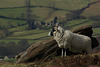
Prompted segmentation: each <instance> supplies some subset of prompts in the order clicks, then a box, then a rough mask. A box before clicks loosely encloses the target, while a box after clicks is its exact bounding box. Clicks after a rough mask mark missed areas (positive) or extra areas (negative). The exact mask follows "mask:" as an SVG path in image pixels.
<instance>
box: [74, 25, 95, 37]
mask: <svg viewBox="0 0 100 67" xmlns="http://www.w3.org/2000/svg"><path fill="white" fill-rule="evenodd" d="M72 32H74V33H78V34H82V35H86V36H89V37H92V34H93V30H92V26H91V25H84V26H80V27H78V28H75V29H72Z"/></svg>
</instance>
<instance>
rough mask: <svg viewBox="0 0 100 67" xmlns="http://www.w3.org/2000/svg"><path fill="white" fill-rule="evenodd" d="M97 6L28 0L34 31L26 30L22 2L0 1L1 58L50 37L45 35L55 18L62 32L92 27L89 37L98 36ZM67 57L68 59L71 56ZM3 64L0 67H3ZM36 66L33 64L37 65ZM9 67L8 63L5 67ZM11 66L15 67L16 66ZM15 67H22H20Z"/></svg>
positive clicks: (76, 0)
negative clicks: (62, 29) (83, 26)
mask: <svg viewBox="0 0 100 67" xmlns="http://www.w3.org/2000/svg"><path fill="white" fill-rule="evenodd" d="M99 6H100V1H99V0H30V14H31V18H30V19H31V21H32V23H34V26H33V27H35V28H34V29H32V30H28V29H27V28H28V23H27V11H28V8H27V5H26V0H0V52H1V53H0V57H4V56H5V55H7V56H9V57H14V56H15V55H16V54H18V53H20V52H23V51H25V50H26V49H27V48H28V47H29V46H30V45H32V44H33V43H36V42H40V41H43V40H46V39H48V38H51V37H49V36H48V32H49V31H50V30H51V29H52V27H53V26H54V25H52V23H54V22H55V21H54V19H55V17H57V22H58V23H59V24H61V26H63V27H64V28H65V29H70V30H71V29H74V28H77V27H79V26H82V25H92V26H93V28H92V29H93V37H99V36H100V31H99V30H100V7H99ZM50 23H51V25H50ZM16 46H17V48H16ZM22 46H24V47H22ZM3 51H5V53H3ZM11 51H12V52H11ZM15 52H16V53H15ZM11 54H12V55H11ZM69 58H70V59H71V57H69ZM72 58H74V57H72ZM74 59H76V58H74ZM67 60H69V59H67V58H65V60H64V61H67ZM90 60H91V59H90ZM52 61H53V62H54V61H59V62H61V64H59V65H62V67H63V64H65V63H64V62H63V59H62V58H55V59H54V60H52ZM52 61H48V62H47V63H43V64H42V63H39V64H40V65H41V66H44V64H46V65H48V64H53V63H51V62H52ZM84 61H86V60H84ZM70 62H71V63H72V62H73V61H70ZM75 62H76V61H75ZM4 63H5V62H4ZM4 63H2V64H0V65H2V67H4ZM90 63H92V62H90ZM8 64H9V63H8ZM8 64H7V65H8ZM32 64H34V63H32ZM39 64H38V63H37V65H39ZM55 64H56V63H55ZM55 64H54V66H55ZM57 64H58V63H57ZM7 65H5V66H7ZM13 65H14V64H12V63H11V64H10V65H9V67H11V66H13ZM83 65H84V64H83ZM98 65H99V63H98ZM15 66H16V67H17V65H15ZM18 66H23V64H22V65H21V64H19V65H18ZM25 66H27V65H24V67H25ZM29 66H31V64H29Z"/></svg>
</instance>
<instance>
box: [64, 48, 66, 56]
mask: <svg viewBox="0 0 100 67" xmlns="http://www.w3.org/2000/svg"><path fill="white" fill-rule="evenodd" d="M64 56H65V57H66V49H65V52H64Z"/></svg>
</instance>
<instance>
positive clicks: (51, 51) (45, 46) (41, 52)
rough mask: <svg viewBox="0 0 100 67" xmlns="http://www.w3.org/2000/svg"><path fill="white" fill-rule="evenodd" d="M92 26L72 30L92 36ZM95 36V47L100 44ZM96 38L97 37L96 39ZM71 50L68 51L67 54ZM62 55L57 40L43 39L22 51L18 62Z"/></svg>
mask: <svg viewBox="0 0 100 67" xmlns="http://www.w3.org/2000/svg"><path fill="white" fill-rule="evenodd" d="M91 28H92V26H82V27H79V28H77V29H74V30H72V31H73V32H74V33H79V34H84V35H87V36H90V37H91V36H92V33H93V31H92V29H91ZM94 39H95V38H93V39H92V43H93V44H92V45H93V47H92V48H94V47H96V46H98V45H96V43H94V42H96V41H94ZM95 40H96V39H95ZM68 53H69V51H68V52H67V54H68ZM60 55H61V49H60V48H58V46H57V43H56V41H55V40H54V39H53V38H51V39H48V40H44V41H41V42H39V43H35V44H33V45H32V46H30V47H29V48H28V49H27V50H26V51H25V52H23V53H20V54H19V55H17V56H16V60H17V61H16V63H25V62H33V61H36V60H38V61H39V60H40V61H46V60H49V59H52V58H53V57H55V56H60Z"/></svg>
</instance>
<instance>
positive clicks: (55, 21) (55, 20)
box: [54, 16, 58, 24]
mask: <svg viewBox="0 0 100 67" xmlns="http://www.w3.org/2000/svg"><path fill="white" fill-rule="evenodd" d="M57 20H58V18H57V16H56V17H55V18H54V24H56V23H57Z"/></svg>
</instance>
